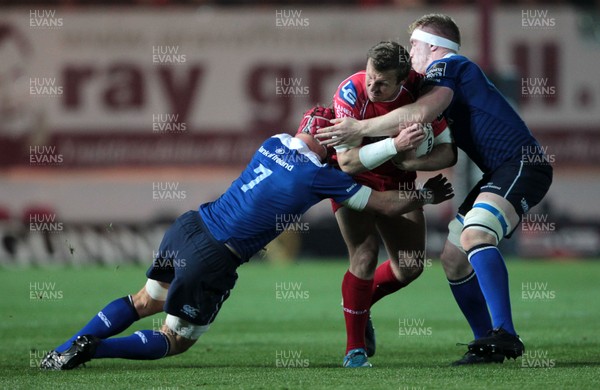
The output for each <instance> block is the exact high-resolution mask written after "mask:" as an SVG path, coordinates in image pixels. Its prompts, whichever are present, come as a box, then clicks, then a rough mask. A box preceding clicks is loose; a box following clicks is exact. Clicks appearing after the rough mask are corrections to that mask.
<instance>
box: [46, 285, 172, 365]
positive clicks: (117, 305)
mask: <svg viewBox="0 0 600 390" xmlns="http://www.w3.org/2000/svg"><path fill="white" fill-rule="evenodd" d="M168 286H169V285H168V284H166V283H159V282H157V281H155V280H151V279H148V281H147V283H146V285H145V286H144V287H142V289H141V290H140V291H139V292H138V293H137V294H134V295H128V296H127V297H124V298H119V299H117V300H114V301H112V302H111V303H109V304H108V305H107V306H106V307H105V308H103V309H102V310H100V312H98V314H97V315H96V316H94V317H93V318H92V319H91V320H90V321H89V322H88V323H87V325H86V326H84V327H83V328H82V329H81V330H79V332H77V333H76V334H75V335H73V336H72V337H71V338H70V339H69V340H67V342H65V343H63V344H62V345H61V346H59V347H58V348H56V349H55V350H53V351H50V352H48V354H47V355H46V356H45V357H44V359H42V361H41V363H40V367H41V368H44V369H49V370H57V369H58V370H65V369H71V368H74V367H76V366H78V365H79V364H81V363H80V362H79V361H80V360H82V359H83V360H84V361H88V360H90V358H91V357H92V355H93V352H94V351H95V348H96V345H97V344H98V342H99V340H101V339H106V338H108V337H111V336H114V335H116V334H119V333H121V332H122V331H123V330H125V329H127V328H128V327H129V326H130V325H131V324H132V323H133V322H135V321H137V320H138V319H140V318H144V317H147V316H150V315H153V314H156V313H159V312H161V311H163V305H164V303H165V298H166V292H167V289H168Z"/></svg>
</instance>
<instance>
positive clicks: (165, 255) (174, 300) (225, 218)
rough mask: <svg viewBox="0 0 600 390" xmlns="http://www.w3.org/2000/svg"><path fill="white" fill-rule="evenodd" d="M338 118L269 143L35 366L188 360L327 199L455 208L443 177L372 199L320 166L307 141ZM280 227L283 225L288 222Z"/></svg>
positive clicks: (362, 205) (320, 155)
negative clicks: (290, 230) (148, 321)
mask: <svg viewBox="0 0 600 390" xmlns="http://www.w3.org/2000/svg"><path fill="white" fill-rule="evenodd" d="M334 117H335V114H334V113H333V111H332V110H331V109H328V108H322V107H316V108H314V109H311V110H309V111H307V112H306V113H305V115H304V117H303V120H302V122H301V124H300V128H299V130H298V133H297V134H296V136H295V137H292V136H290V135H288V134H278V135H275V136H273V137H271V138H269V139H268V140H266V141H265V142H264V143H263V144H262V145H261V146H260V148H259V149H258V151H257V152H256V153H255V154H254V157H253V158H252V160H251V161H250V163H249V164H248V166H247V167H246V169H245V170H244V171H243V172H242V174H241V175H240V176H239V177H238V178H237V179H236V180H234V181H233V183H232V184H231V186H230V187H229V189H228V190H227V191H226V192H225V193H224V194H223V195H222V196H221V197H219V198H218V199H217V200H215V201H214V202H210V203H205V204H203V205H201V206H200V208H199V210H193V211H189V212H187V213H185V214H183V215H181V216H180V217H179V218H177V220H176V221H175V222H174V223H173V225H171V227H170V228H169V229H168V230H167V232H166V233H165V235H164V237H163V240H162V242H161V244H160V250H159V251H158V253H157V257H156V259H155V260H154V261H153V263H152V265H151V266H150V268H149V269H148V271H147V272H146V276H147V277H148V280H147V282H146V284H145V286H144V287H143V288H142V289H141V290H140V291H139V292H138V293H137V294H134V295H129V296H126V297H123V298H119V299H116V300H114V301H112V302H110V303H109V304H108V305H107V306H106V307H104V308H103V309H102V310H101V311H100V312H98V314H97V315H95V316H94V317H93V318H92V319H91V320H90V322H89V323H88V324H87V325H85V326H84V327H83V328H82V329H81V330H80V331H79V332H77V333H76V334H75V335H74V336H73V337H71V338H70V339H69V340H67V341H66V342H65V343H63V344H62V345H60V346H58V347H57V348H56V349H54V350H52V351H50V352H49V353H48V354H47V355H46V356H45V358H44V359H43V360H42V362H41V368H44V369H48V370H69V369H72V368H75V367H78V366H80V365H81V364H83V363H85V362H87V361H89V360H92V359H100V358H122V359H136V360H151V359H160V358H163V357H166V356H172V355H177V354H180V353H183V352H185V351H186V350H187V349H188V348H190V347H191V346H192V345H193V344H194V343H195V342H196V340H197V339H198V337H200V335H202V334H203V333H204V332H206V331H207V330H208V328H209V326H210V324H211V323H212V322H213V321H214V319H215V317H216V316H217V314H218V312H219V310H220V308H221V306H222V305H223V302H225V300H226V299H227V298H228V297H229V294H230V292H231V290H232V289H233V287H234V285H235V282H236V279H237V273H236V270H237V267H239V266H240V265H241V264H242V263H244V262H247V261H248V260H249V259H250V257H252V256H253V255H254V254H256V253H257V252H259V251H260V250H261V249H262V248H263V247H264V246H265V245H266V244H267V243H268V242H270V241H271V240H273V239H274V238H275V237H277V236H278V235H279V234H280V233H281V232H282V231H283V228H284V227H283V226H281V225H282V224H281V222H278V221H282V220H290V219H289V217H290V216H293V215H296V216H299V215H301V214H303V213H304V212H306V211H307V210H308V209H309V208H310V207H311V206H313V205H315V204H316V203H318V202H319V201H321V200H323V199H326V198H332V199H334V200H335V201H336V202H340V203H342V204H344V205H345V206H347V207H350V208H353V209H356V210H371V211H373V212H377V213H385V214H392V215H396V214H397V215H401V214H404V213H406V212H408V211H411V210H414V209H416V208H418V207H421V206H423V204H427V203H430V204H437V203H440V202H443V201H445V200H447V199H450V198H452V196H453V195H454V194H453V191H452V187H451V185H450V183H449V182H448V181H447V180H446V178H445V177H443V176H442V175H438V176H436V177H434V178H432V179H430V180H429V181H427V182H426V183H425V185H424V187H423V189H421V190H418V191H422V192H423V193H419V194H416V193H412V192H415V191H407V193H404V194H402V193H400V192H399V191H385V192H377V191H373V190H371V189H370V188H369V187H366V186H363V185H360V184H358V183H356V182H355V181H354V180H353V179H352V178H351V177H350V176H348V175H347V174H345V173H343V172H342V171H340V170H338V169H335V168H334V167H333V166H330V165H329V164H326V163H323V161H324V160H325V158H326V156H327V150H326V148H325V147H324V146H322V145H321V144H320V143H319V142H318V141H317V140H316V139H315V138H314V137H313V135H314V134H315V132H316V130H317V129H318V128H319V127H321V126H327V125H328V123H329V120H330V119H332V118H334ZM286 217H287V218H286ZM163 311H164V312H166V313H167V317H166V320H165V323H164V325H163V326H162V327H161V329H160V330H159V329H154V330H139V331H136V332H134V333H133V334H132V335H130V336H125V337H112V338H111V336H114V335H117V334H119V333H121V332H122V331H124V330H125V329H127V328H128V327H129V326H130V325H132V324H133V323H134V322H135V321H137V320H139V319H140V318H143V317H147V316H150V315H153V314H156V313H160V312H163Z"/></svg>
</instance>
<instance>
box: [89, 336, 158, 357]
mask: <svg viewBox="0 0 600 390" xmlns="http://www.w3.org/2000/svg"><path fill="white" fill-rule="evenodd" d="M167 353H169V340H168V339H167V336H165V334H164V333H162V332H156V331H153V330H140V331H137V332H135V333H134V334H132V335H131V336H127V337H119V338H112V339H105V340H102V341H101V342H100V344H98V347H97V348H96V352H95V353H94V359H99V358H121V359H135V360H153V359H160V358H162V357H165V356H166V355H167Z"/></svg>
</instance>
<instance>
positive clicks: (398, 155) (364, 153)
mask: <svg viewBox="0 0 600 390" xmlns="http://www.w3.org/2000/svg"><path fill="white" fill-rule="evenodd" d="M422 79H423V76H422V75H420V74H419V73H417V72H415V71H414V70H412V69H411V64H410V58H409V53H408V51H407V50H406V49H404V48H403V47H402V46H400V45H399V44H398V43H396V42H392V41H384V42H380V43H379V44H377V45H375V46H373V47H372V48H371V49H370V50H369V51H368V53H367V65H366V70H364V71H360V72H357V73H355V74H353V75H352V76H350V77H348V78H347V79H345V80H344V81H342V83H341V84H340V86H339V87H338V89H337V91H336V93H335V95H334V98H333V105H334V110H335V113H336V117H337V118H342V117H352V118H355V119H358V120H361V119H368V118H373V117H377V116H380V115H384V114H386V113H388V112H390V111H393V110H394V109H396V108H398V107H401V106H403V105H406V104H410V103H413V102H414V101H415V100H416V99H417V97H418V94H419V87H420V84H421V81H422ZM413 119H414V118H413ZM431 125H432V127H433V133H434V135H435V138H434V143H433V148H432V149H431V151H430V152H429V153H428V154H426V155H424V156H421V157H417V156H416V155H415V150H414V149H415V148H416V147H417V146H418V145H419V144H420V143H421V142H422V141H423V139H424V132H423V130H422V128H421V125H412V126H410V127H407V128H404V129H402V131H401V132H400V134H399V135H398V136H397V137H396V139H395V140H394V139H392V138H389V137H365V138H363V140H362V143H361V145H360V146H358V147H352V145H341V146H337V147H336V154H335V155H334V156H333V157H332V159H333V160H335V161H337V163H338V164H339V166H340V168H341V169H342V170H343V171H344V172H346V173H349V174H351V175H353V176H354V179H355V180H356V181H357V182H359V183H361V184H364V185H368V186H370V187H372V188H373V189H375V190H378V191H385V190H391V189H394V190H396V189H401V190H412V189H415V188H416V184H415V179H416V173H415V171H417V170H421V171H435V170H440V169H444V168H447V167H450V166H452V165H454V164H455V162H456V149H455V147H454V144H453V142H452V138H451V136H450V130H449V129H448V127H447V124H446V121H445V120H444V119H443V118H440V119H438V120H434V121H433V122H432V123H431ZM399 131H400V129H399ZM333 209H334V212H335V216H336V219H337V222H338V225H339V227H340V231H341V233H342V236H343V238H344V241H345V242H346V245H347V247H348V252H349V256H350V267H349V269H348V271H347V272H346V274H345V276H344V279H343V282H342V297H343V301H344V303H343V309H344V318H345V321H346V336H347V344H346V357H345V358H344V363H343V365H344V367H367V366H370V363H369V362H368V360H367V356H372V355H373V354H374V353H375V340H374V333H373V327H372V323H371V322H370V318H369V315H370V309H371V306H372V305H373V304H374V303H375V302H377V301H378V300H379V299H381V298H382V297H384V296H386V295H388V294H391V293H393V292H395V291H398V290H399V289H401V288H402V287H404V286H406V285H408V284H409V283H410V282H412V281H413V280H415V279H416V278H417V277H418V276H419V275H420V274H421V273H422V271H423V265H424V260H425V258H424V257H425V242H426V240H425V235H426V228H425V217H424V214H423V210H422V209H418V210H414V211H411V212H409V213H406V214H404V215H402V216H399V217H398V216H389V217H387V216H377V215H375V214H373V213H368V212H356V211H353V210H351V209H349V208H348V207H343V206H342V205H340V204H338V203H336V202H333ZM380 237H381V239H382V240H383V243H384V245H385V248H386V250H387V252H388V256H389V260H387V261H386V262H384V263H383V264H381V265H379V267H377V257H378V252H379V238H380ZM365 332H366V333H367V334H366V340H365Z"/></svg>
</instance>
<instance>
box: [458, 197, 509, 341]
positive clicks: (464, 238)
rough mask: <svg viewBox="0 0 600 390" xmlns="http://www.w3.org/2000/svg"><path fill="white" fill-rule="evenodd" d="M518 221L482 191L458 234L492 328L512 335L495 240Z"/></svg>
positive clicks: (505, 280) (503, 201) (506, 204)
mask: <svg viewBox="0 0 600 390" xmlns="http://www.w3.org/2000/svg"><path fill="white" fill-rule="evenodd" d="M518 223H519V215H518V214H517V212H516V210H515V209H514V207H513V206H512V205H511V204H510V203H509V202H508V201H507V200H506V199H504V198H502V197H501V196H499V195H497V194H493V193H488V192H483V193H481V194H480V195H479V196H478V197H477V199H476V200H475V205H474V206H473V208H472V209H471V211H469V212H468V213H467V214H466V215H465V220H464V224H465V227H464V229H463V232H462V234H461V236H460V243H461V246H462V247H463V248H464V249H465V251H466V252H467V256H468V259H469V262H470V263H471V265H472V267H473V269H474V270H475V273H476V275H477V279H478V280H479V284H480V286H481V291H482V292H483V295H484V296H485V299H486V302H487V304H488V307H489V310H490V313H491V316H492V325H493V327H494V328H495V329H499V328H502V329H504V330H506V331H507V332H508V333H510V334H513V335H516V331H515V329H514V325H513V321H512V314H511V308H510V296H509V290H508V271H507V269H506V264H505V263H504V258H503V257H502V255H501V253H500V251H499V250H498V248H497V246H496V245H497V244H498V242H499V241H500V240H501V239H502V238H503V237H504V236H505V235H507V234H508V233H510V232H511V231H512V227H513V226H516V225H517V224H518Z"/></svg>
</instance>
